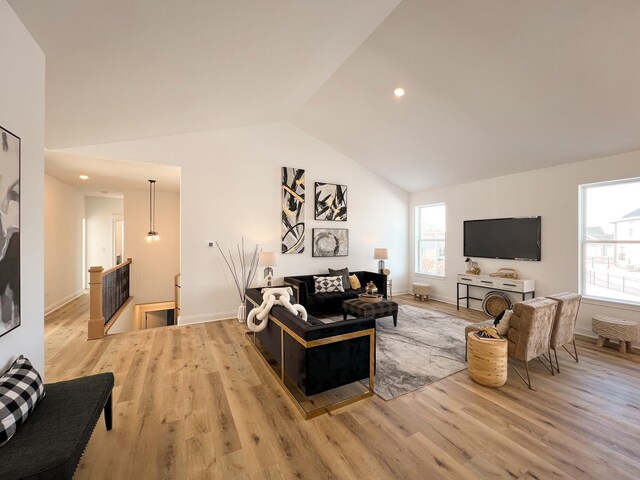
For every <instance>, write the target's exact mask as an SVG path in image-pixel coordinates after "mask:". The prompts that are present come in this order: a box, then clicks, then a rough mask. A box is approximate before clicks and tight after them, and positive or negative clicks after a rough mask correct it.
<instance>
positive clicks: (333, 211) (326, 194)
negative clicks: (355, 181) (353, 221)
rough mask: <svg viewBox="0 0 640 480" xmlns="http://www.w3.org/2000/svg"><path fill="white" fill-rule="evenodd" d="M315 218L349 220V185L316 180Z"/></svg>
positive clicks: (337, 220) (338, 220)
mask: <svg viewBox="0 0 640 480" xmlns="http://www.w3.org/2000/svg"><path fill="white" fill-rule="evenodd" d="M315 190H316V191H315V219H316V220H333V221H336V222H346V221H347V186H346V185H336V184H334V183H322V182H316V189H315Z"/></svg>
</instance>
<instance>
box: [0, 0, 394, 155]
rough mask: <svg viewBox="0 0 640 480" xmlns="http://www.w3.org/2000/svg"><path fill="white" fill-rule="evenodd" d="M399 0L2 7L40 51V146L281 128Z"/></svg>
mask: <svg viewBox="0 0 640 480" xmlns="http://www.w3.org/2000/svg"><path fill="white" fill-rule="evenodd" d="M398 2H399V0H348V1H345V0H322V1H310V0H304V1H303V0H270V1H258V0H233V1H231V0H227V1H221V0H217V1H212V0H184V1H172V0H135V1H131V0H109V1H95V0H94V1H87V0H47V1H44V2H43V1H41V0H9V3H10V4H11V6H12V7H13V9H14V10H15V11H16V13H17V14H18V16H19V17H20V19H21V20H22V22H23V23H24V24H25V25H26V26H27V28H28V29H29V31H30V32H31V34H32V35H33V37H34V39H35V40H36V41H37V42H38V44H39V45H40V47H41V48H42V49H43V51H44V53H45V55H46V64H47V65H46V75H47V77H46V145H47V147H48V148H62V147H73V146H80V145H87V144H95V143H106V142H112V141H117V140H128V139H136V138H145V137H154V136H162V135H169V134H176V133H186V132H194V131H205V130H212V129H217V128H227V127H233V126H244V125H251V124H259V123H265V122H272V121H281V120H284V119H286V118H287V117H288V116H290V115H291V114H292V113H293V112H295V111H296V110H297V109H299V108H300V107H301V106H302V105H303V104H304V103H305V102H306V100H308V98H309V97H311V95H313V94H314V93H315V92H316V91H317V90H318V88H320V86H321V85H322V84H323V83H324V82H325V81H326V80H327V79H328V78H329V77H330V76H331V75H332V74H333V72H334V71H335V70H336V69H337V68H338V67H339V66H340V64H341V63H342V62H343V61H344V60H346V59H347V57H348V56H349V55H351V53H352V52H353V51H354V50H355V49H356V48H357V47H358V46H359V45H360V44H361V43H362V42H363V41H364V40H365V39H366V38H367V36H368V35H369V34H370V33H371V31H373V29H374V28H375V27H377V26H378V25H379V24H380V22H381V21H382V20H383V19H384V18H385V17H386V16H387V15H388V14H389V12H390V11H391V10H392V9H393V8H394V7H395V6H396V5H397V4H398Z"/></svg>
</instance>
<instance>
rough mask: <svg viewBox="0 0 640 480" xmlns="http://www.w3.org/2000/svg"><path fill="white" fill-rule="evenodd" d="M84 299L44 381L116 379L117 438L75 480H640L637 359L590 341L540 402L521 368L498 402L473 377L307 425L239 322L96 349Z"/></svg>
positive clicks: (51, 348)
mask: <svg viewBox="0 0 640 480" xmlns="http://www.w3.org/2000/svg"><path fill="white" fill-rule="evenodd" d="M399 298H400V297H398V296H396V297H395V298H394V300H398V299H399ZM403 298H405V300H399V301H400V302H404V301H406V302H408V303H412V304H415V305H422V306H424V307H425V308H435V309H441V310H444V311H447V312H449V313H452V314H456V311H455V307H451V306H448V305H444V304H438V303H437V302H429V303H428V304H425V303H421V302H413V301H412V300H410V299H409V297H403ZM87 300H88V298H87V296H83V297H81V298H79V299H77V300H76V301H74V302H72V303H71V304H69V305H68V306H66V307H64V308H62V309H60V310H58V311H56V312H54V313H52V314H51V315H49V316H48V317H47V319H46V322H45V331H46V380H47V382H54V381H59V380H64V379H69V378H74V377H78V376H81V375H88V374H92V373H98V372H105V371H112V372H114V374H115V378H116V386H115V390H114V428H113V430H112V431H111V432H107V431H106V430H105V428H104V423H103V422H102V421H101V422H100V423H99V424H98V426H97V428H96V430H95V432H94V434H93V437H92V439H91V442H90V443H89V446H88V448H87V450H86V452H85V454H84V458H83V460H82V463H81V465H80V467H79V469H78V472H77V475H76V478H80V479H85V478H86V479H94V480H95V479H102V478H109V479H139V478H144V479H146V478H149V479H162V478H175V479H209V478H215V479H218V478H219V479H236V478H237V479H254V478H255V479H262V478H269V479H279V478H284V479H290V478H305V479H324V478H327V479H351V478H357V479H371V478H403V479H440V478H444V479H449V478H460V479H473V478H512V479H517V478H522V479H545V480H546V479H553V478H575V479H603V478H604V479H625V478H628V479H637V478H639V477H640V371H639V362H638V357H640V356H638V355H627V356H623V355H621V354H618V353H617V352H615V351H614V350H612V349H599V348H597V347H596V346H595V345H592V344H589V343H586V342H580V343H579V353H580V363H578V364H576V363H575V362H573V360H571V358H570V357H569V356H568V355H567V354H566V353H562V354H560V355H561V370H562V372H561V374H560V375H559V376H556V377H551V375H550V374H549V373H548V372H546V370H544V369H543V367H542V366H541V365H540V364H539V363H538V364H537V365H536V363H537V362H536V363H533V364H532V365H533V368H532V371H533V375H534V379H533V381H534V386H535V388H536V391H534V392H532V391H529V390H527V388H526V386H525V385H524V383H523V382H522V381H521V380H520V379H519V378H518V377H517V375H516V374H515V373H514V372H513V371H512V370H510V372H509V380H508V382H507V384H506V385H505V386H504V387H503V388H501V389H499V390H493V389H488V388H484V387H481V386H479V385H476V384H475V383H473V382H472V381H471V380H470V379H469V378H468V376H467V372H466V371H462V372H459V373H456V374H454V375H452V376H450V377H448V378H446V379H444V380H441V381H439V382H436V383H434V384H432V385H429V386H426V387H423V388H422V389H420V390H418V391H416V392H414V393H410V394H407V395H404V396H402V397H398V398H396V399H394V400H391V401H389V402H385V401H383V400H381V399H380V398H378V397H376V396H374V397H372V398H369V399H365V400H363V401H361V402H358V403H357V404H354V405H351V406H349V407H346V408H343V409H341V410H337V411H335V412H333V413H331V414H327V415H322V416H320V417H318V418H315V419H313V420H308V421H305V420H302V419H301V417H300V416H299V415H298V413H297V411H296V410H295V409H294V407H293V406H292V405H291V404H290V403H289V400H288V399H287V398H286V396H285V395H284V393H283V392H282V391H281V389H280V386H279V385H278V384H277V383H276V381H275V380H274V378H273V377H272V375H271V373H269V372H268V371H267V369H266V368H267V367H265V365H264V364H263V362H262V361H260V359H259V358H257V357H256V353H255V351H254V350H253V347H251V346H250V345H249V343H248V340H247V339H246V338H245V335H244V331H245V328H244V327H243V326H242V325H239V324H238V322H237V321H222V322H212V323H206V324H198V325H192V326H184V327H166V328H156V329H152V330H147V331H142V332H135V333H127V334H119V335H113V336H109V337H107V338H105V339H103V340H94V341H89V342H88V341H86V340H85V339H86V320H87V318H88V313H87V308H88V306H87ZM459 316H464V317H466V318H468V319H473V320H476V319H478V318H483V316H482V315H481V314H479V313H478V312H462V311H461V312H460V313H459ZM399 322H402V318H400V319H399Z"/></svg>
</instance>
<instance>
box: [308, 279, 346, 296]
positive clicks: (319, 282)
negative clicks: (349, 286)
mask: <svg viewBox="0 0 640 480" xmlns="http://www.w3.org/2000/svg"><path fill="white" fill-rule="evenodd" d="M313 280H314V281H315V284H316V293H329V292H344V287H343V286H342V276H338V277H313Z"/></svg>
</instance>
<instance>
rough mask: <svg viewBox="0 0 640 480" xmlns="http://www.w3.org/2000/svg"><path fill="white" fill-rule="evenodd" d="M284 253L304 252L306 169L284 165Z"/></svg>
mask: <svg viewBox="0 0 640 480" xmlns="http://www.w3.org/2000/svg"><path fill="white" fill-rule="evenodd" d="M281 232H282V253H303V252H304V170H303V169H301V168H290V167H282V230H281Z"/></svg>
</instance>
